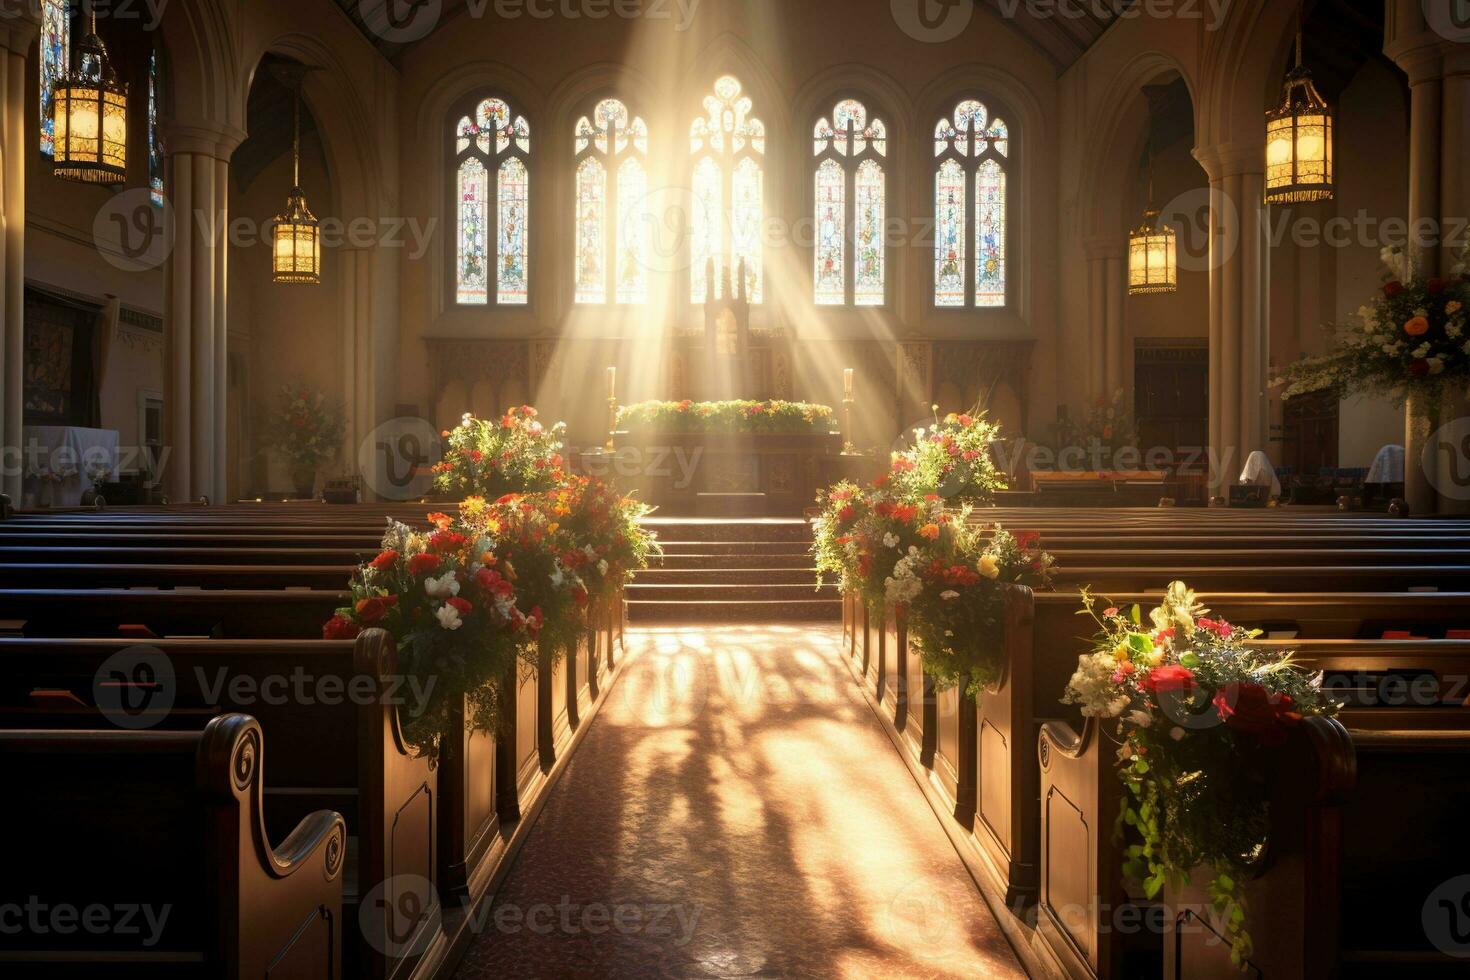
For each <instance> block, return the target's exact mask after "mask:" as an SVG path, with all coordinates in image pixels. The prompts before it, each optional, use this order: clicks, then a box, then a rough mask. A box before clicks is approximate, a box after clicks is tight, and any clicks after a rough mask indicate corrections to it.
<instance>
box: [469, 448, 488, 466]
mask: <svg viewBox="0 0 1470 980" xmlns="http://www.w3.org/2000/svg"><path fill="white" fill-rule="evenodd" d="M465 458H467V459H468V460H469V461H470V462H472V463H478V462H480V461H481V460H482V459H484V458H485V454H484V453H482V452H480V451H479V450H478V449H471V450H469V451H468V452H466V453H465Z"/></svg>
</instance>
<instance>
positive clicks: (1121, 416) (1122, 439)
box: [1056, 388, 1138, 454]
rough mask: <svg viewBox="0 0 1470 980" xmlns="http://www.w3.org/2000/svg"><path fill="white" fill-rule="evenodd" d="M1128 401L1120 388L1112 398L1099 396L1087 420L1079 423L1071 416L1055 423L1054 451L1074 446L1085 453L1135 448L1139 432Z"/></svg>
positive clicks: (1126, 393)
mask: <svg viewBox="0 0 1470 980" xmlns="http://www.w3.org/2000/svg"><path fill="white" fill-rule="evenodd" d="M1130 401H1131V399H1130V398H1129V396H1128V392H1127V391H1125V390H1124V389H1122V388H1119V389H1117V390H1116V391H1114V392H1113V394H1112V397H1110V398H1103V397H1099V398H1098V399H1097V400H1096V401H1095V402H1093V403H1092V406H1091V408H1090V409H1088V412H1087V417H1086V418H1084V419H1082V420H1081V421H1080V422H1079V421H1078V420H1077V419H1075V418H1073V417H1071V416H1068V417H1067V418H1065V419H1062V420H1060V421H1058V422H1057V445H1056V449H1057V452H1058V453H1059V454H1060V453H1061V452H1062V451H1063V450H1066V449H1070V448H1073V447H1078V448H1081V449H1087V450H1091V449H1093V448H1094V447H1096V448H1099V449H1102V450H1104V451H1107V452H1109V453H1113V452H1117V451H1118V450H1120V449H1137V448H1138V429H1137V426H1136V425H1135V423H1134V419H1133V408H1132V406H1131V405H1130V404H1129V403H1130Z"/></svg>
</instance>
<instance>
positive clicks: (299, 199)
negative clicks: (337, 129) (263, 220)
mask: <svg viewBox="0 0 1470 980" xmlns="http://www.w3.org/2000/svg"><path fill="white" fill-rule="evenodd" d="M271 245H272V252H271V281H272V282H281V283H297V284H305V285H311V286H315V285H319V284H320V283H321V281H322V229H321V222H319V221H317V218H316V215H314V214H312V213H311V208H309V207H307V205H306V194H305V193H304V192H303V191H302V190H301V89H300V86H299V85H298V86H297V89H296V104H295V115H294V119H293V121H292V132H291V193H290V194H288V195H287V196H286V210H285V211H283V212H281V213H280V214H278V215H276V217H275V220H274V222H272V227H271Z"/></svg>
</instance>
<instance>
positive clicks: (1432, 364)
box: [1427, 357, 1444, 374]
mask: <svg viewBox="0 0 1470 980" xmlns="http://www.w3.org/2000/svg"><path fill="white" fill-rule="evenodd" d="M1427 363H1428V364H1429V373H1430V374H1444V361H1442V360H1440V359H1439V358H1437V357H1431V358H1429V360H1428V362H1427Z"/></svg>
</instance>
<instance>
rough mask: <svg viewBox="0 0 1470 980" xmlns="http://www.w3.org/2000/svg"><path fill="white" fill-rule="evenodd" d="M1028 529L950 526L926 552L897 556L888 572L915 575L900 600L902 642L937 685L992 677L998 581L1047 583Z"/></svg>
mask: <svg viewBox="0 0 1470 980" xmlns="http://www.w3.org/2000/svg"><path fill="white" fill-rule="evenodd" d="M1039 537H1040V536H1039V535H1038V534H1036V532H1034V531H1026V532H1018V533H1016V534H1014V535H1013V534H1011V533H1010V532H1008V531H1006V530H1005V529H1004V528H1002V527H1001V526H1000V525H998V524H997V525H996V526H995V527H994V528H993V529H992V530H991V531H990V532H989V533H988V535H987V534H986V533H985V532H984V530H983V529H981V528H978V527H976V526H974V525H970V524H967V523H961V524H957V525H954V526H953V527H952V528H950V529H948V531H947V533H945V534H941V535H940V537H939V539H938V540H937V541H935V542H934V547H932V548H931V549H930V553H929V554H925V553H924V552H923V551H920V552H919V554H917V555H910V556H909V558H907V559H905V560H904V561H903V562H900V563H899V564H900V566H901V567H900V568H899V569H896V570H895V576H896V577H897V576H898V575H903V576H905V577H911V578H912V579H914V580H915V581H914V582H913V583H912V584H909V585H907V586H905V587H904V590H905V591H911V592H913V598H911V599H910V600H909V603H908V607H907V611H906V612H907V617H908V638H909V643H910V644H911V645H912V646H913V647H914V648H915V649H916V650H917V651H918V653H919V656H920V658H921V659H922V660H923V663H924V671H925V673H927V674H928V675H929V676H931V677H933V678H934V680H935V685H936V687H937V688H938V689H939V690H947V689H948V688H951V687H960V688H962V690H963V693H964V694H965V695H966V696H967V697H974V696H975V695H976V694H978V693H979V692H980V690H981V689H982V688H984V687H986V686H988V685H990V684H992V683H994V682H995V681H996V680H998V679H999V677H1000V673H1001V669H1002V661H1003V658H1004V656H1005V646H1004V640H1005V589H1004V587H1005V586H1006V585H1010V584H1014V585H1027V586H1031V587H1033V588H1040V587H1045V586H1048V585H1050V582H1051V576H1052V567H1053V564H1054V560H1053V558H1052V556H1051V555H1050V554H1048V553H1047V552H1045V551H1042V550H1041V549H1040V548H1039V547H1038V542H1039Z"/></svg>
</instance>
